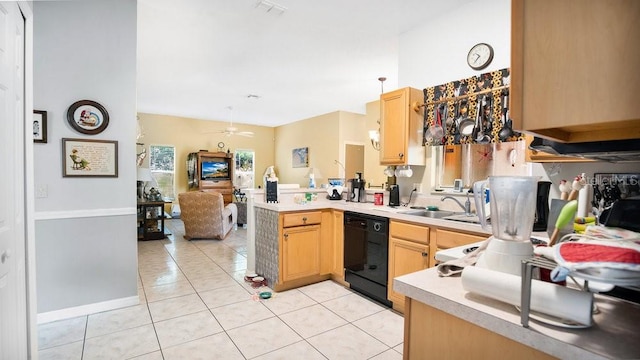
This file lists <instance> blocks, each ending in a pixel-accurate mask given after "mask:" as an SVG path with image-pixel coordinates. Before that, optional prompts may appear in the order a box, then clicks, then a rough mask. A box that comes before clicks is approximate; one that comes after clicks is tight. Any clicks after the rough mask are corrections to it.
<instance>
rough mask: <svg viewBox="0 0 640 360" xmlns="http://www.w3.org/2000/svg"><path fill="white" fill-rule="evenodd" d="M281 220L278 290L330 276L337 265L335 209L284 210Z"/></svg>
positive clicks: (275, 287)
mask: <svg viewBox="0 0 640 360" xmlns="http://www.w3.org/2000/svg"><path fill="white" fill-rule="evenodd" d="M279 221H280V225H279V234H280V235H279V244H278V246H279V254H280V256H279V257H278V259H279V264H278V265H279V266H278V269H279V275H278V278H279V281H278V283H277V284H275V285H274V290H276V291H283V290H287V289H292V288H296V287H300V286H304V285H308V284H312V283H314V282H318V281H322V280H326V279H329V278H330V277H331V273H332V269H333V266H334V264H333V256H334V241H333V236H334V229H333V217H332V213H331V210H318V211H299V212H290V213H282V214H281V215H280V220H279Z"/></svg>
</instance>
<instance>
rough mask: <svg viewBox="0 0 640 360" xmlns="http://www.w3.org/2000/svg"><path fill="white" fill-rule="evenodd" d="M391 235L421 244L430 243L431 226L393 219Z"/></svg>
mask: <svg viewBox="0 0 640 360" xmlns="http://www.w3.org/2000/svg"><path fill="white" fill-rule="evenodd" d="M389 236H391V237H394V238H396V239H402V240H409V241H413V242H418V243H421V244H429V227H427V226H422V225H416V224H409V223H403V222H398V221H391V223H390V224H389Z"/></svg>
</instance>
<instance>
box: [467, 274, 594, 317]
mask: <svg viewBox="0 0 640 360" xmlns="http://www.w3.org/2000/svg"><path fill="white" fill-rule="evenodd" d="M462 287H463V288H464V289H465V290H466V291H469V292H472V293H476V294H479V295H482V296H486V297H489V298H492V299H495V300H499V301H503V302H506V303H507V304H511V305H516V306H520V304H521V302H520V298H521V291H520V289H521V287H522V278H521V277H520V276H516V275H511V274H506V273H502V272H498V271H494V270H489V269H484V268H479V267H477V266H467V267H465V268H464V270H463V271H462ZM592 306H593V294H592V293H590V292H588V291H578V290H574V289H569V288H567V287H564V286H560V285H557V284H552V283H548V282H544V281H539V280H532V281H531V310H532V311H536V312H539V313H543V314H547V315H552V316H555V317H557V318H561V319H566V320H571V321H575V322H577V323H580V324H583V325H590V324H591V312H592Z"/></svg>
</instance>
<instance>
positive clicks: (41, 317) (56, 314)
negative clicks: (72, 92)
mask: <svg viewBox="0 0 640 360" xmlns="http://www.w3.org/2000/svg"><path fill="white" fill-rule="evenodd" d="M138 304H140V297H139V296H131V297H126V298H120V299H115V300H109V301H103V302H99V303H93V304H87V305H82V306H76V307H71V308H66V309H61V310H55V311H49V312H45V313H39V314H38V324H44V323H48V322H52V321H58V320H64V319H71V318H74V317H78V316H85V315H90V314H95V313H99V312H103V311H109V310H116V309H120V308H123V307H128V306H134V305H138Z"/></svg>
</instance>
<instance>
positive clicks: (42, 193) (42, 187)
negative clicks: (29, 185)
mask: <svg viewBox="0 0 640 360" xmlns="http://www.w3.org/2000/svg"><path fill="white" fill-rule="evenodd" d="M48 196H49V191H48V189H47V185H46V184H38V185H36V193H35V197H36V199H44V198H46V197H48Z"/></svg>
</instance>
